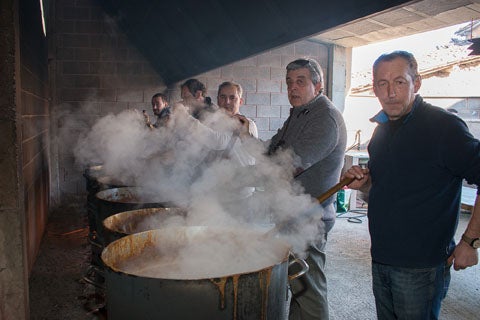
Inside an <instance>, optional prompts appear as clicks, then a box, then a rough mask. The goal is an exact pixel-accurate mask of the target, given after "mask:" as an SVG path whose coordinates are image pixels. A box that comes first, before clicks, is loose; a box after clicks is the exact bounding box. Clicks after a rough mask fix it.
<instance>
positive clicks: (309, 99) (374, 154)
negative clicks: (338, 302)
mask: <svg viewBox="0 0 480 320" xmlns="http://www.w3.org/2000/svg"><path fill="white" fill-rule="evenodd" d="M286 85H287V93H288V100H289V102H290V104H291V106H292V108H291V110H290V116H289V117H288V118H287V120H286V121H285V123H284V124H283V126H282V127H281V128H280V129H279V130H278V132H277V133H276V134H275V135H274V136H273V137H272V138H271V140H269V141H266V142H265V150H266V151H265V152H266V153H267V154H269V155H271V156H272V157H273V156H275V154H276V153H277V152H278V151H279V150H281V149H290V150H293V152H294V153H295V154H296V155H297V156H298V157H299V158H300V162H299V163H296V166H295V170H293V171H292V172H291V175H292V177H295V179H296V180H297V181H298V182H299V183H300V184H301V185H302V186H303V188H304V190H305V193H307V194H310V195H311V196H312V197H315V198H316V197H318V196H319V195H321V194H322V193H324V192H325V191H326V190H327V189H329V188H330V187H331V186H333V185H335V184H336V183H337V182H338V181H339V179H340V178H341V175H342V178H343V177H349V178H352V179H354V180H353V182H352V183H350V184H349V187H350V188H352V189H359V190H362V191H364V192H367V193H368V194H369V196H368V199H369V200H368V201H369V202H368V221H369V231H370V236H371V256H372V279H373V293H374V297H375V303H376V311H377V317H378V319H419V320H420V319H438V317H439V314H440V307H441V302H442V300H443V298H444V297H445V295H446V293H447V290H448V285H449V281H450V268H451V266H452V265H453V266H454V269H455V270H459V269H464V268H467V267H470V266H473V265H476V264H477V263H478V253H477V249H478V248H479V247H480V240H479V237H480V213H479V211H480V205H478V204H477V202H475V206H474V210H473V212H472V214H471V218H470V222H469V224H468V226H467V228H466V230H465V232H464V234H463V236H462V238H461V239H457V240H458V241H457V242H455V239H454V234H455V231H456V227H457V222H458V217H459V211H460V196H461V186H462V181H463V180H464V179H465V180H466V181H467V182H468V183H470V184H476V185H479V183H480V142H479V141H478V140H477V139H475V138H474V137H473V136H472V135H471V133H470V132H469V130H468V128H467V126H466V124H465V123H464V122H463V121H462V120H461V119H460V118H459V117H457V116H456V115H454V114H451V113H449V112H447V111H445V110H443V109H441V108H438V107H434V106H432V105H430V104H428V103H427V102H425V101H424V100H423V99H422V97H421V96H420V95H419V94H418V90H419V89H420V86H421V77H420V74H419V72H418V66H417V62H416V60H415V58H414V56H413V55H412V54H410V53H408V52H405V51H394V52H392V53H389V54H384V55H382V56H380V57H379V58H378V59H377V60H376V61H375V63H374V65H373V89H374V93H375V95H376V97H377V98H378V100H379V102H380V104H381V106H382V110H381V111H380V112H379V113H378V114H377V115H375V116H374V117H373V118H372V119H371V121H374V122H376V123H377V124H378V125H377V128H376V130H375V132H374V134H373V136H372V138H371V140H370V143H369V145H368V152H369V163H368V166H367V167H366V168H362V167H360V166H353V167H352V168H345V169H344V170H343V174H342V169H343V164H344V153H345V149H346V141H347V134H346V128H345V123H344V120H343V117H342V115H341V112H340V111H339V110H338V109H337V108H336V107H335V106H334V105H333V103H332V102H331V101H330V100H329V99H328V98H327V97H326V96H325V95H324V94H323V90H324V80H323V72H322V68H321V66H320V65H319V64H318V62H316V61H315V60H313V59H309V58H306V59H298V60H295V61H292V62H291V63H289V64H288V65H287V67H286ZM181 96H182V100H183V103H184V105H185V106H187V108H188V112H189V113H190V115H192V116H193V117H194V118H197V119H200V120H202V117H203V116H204V115H205V113H209V112H210V113H211V112H217V109H218V108H220V109H221V110H223V111H224V112H225V113H227V114H229V115H230V116H232V117H236V118H235V119H237V120H238V125H239V127H240V128H241V131H242V132H243V134H246V133H248V135H249V136H253V137H255V138H257V137H258V132H257V128H256V126H255V123H254V122H253V121H252V120H251V119H248V118H246V117H243V116H241V115H239V108H240V106H241V104H242V103H243V98H242V88H241V86H240V85H239V84H236V83H234V82H225V83H222V84H221V85H220V86H219V89H218V95H217V104H218V107H217V106H216V105H215V104H213V103H212V102H211V99H210V98H208V97H206V88H205V86H204V85H203V84H202V83H201V82H199V81H198V80H196V79H190V80H188V81H186V82H185V83H184V84H182V86H181ZM152 107H153V111H154V113H155V115H156V116H157V118H158V119H157V122H156V125H161V124H162V121H165V120H162V119H163V118H168V116H169V114H170V112H171V110H170V109H169V108H170V107H169V106H168V102H167V98H166V96H164V95H161V94H160V95H155V96H154V97H153V98H152ZM165 110H170V111H165ZM163 123H164V122H163ZM439 128H441V130H438V129H439ZM232 139H233V135H232ZM319 205H320V206H322V207H323V210H322V211H323V212H324V213H323V217H322V223H321V224H320V225H319V226H318V235H319V236H318V238H317V239H316V240H315V241H312V242H311V243H310V244H309V247H308V251H307V252H308V255H307V258H306V260H307V262H308V264H309V267H310V269H309V271H308V272H307V274H306V275H305V276H303V277H300V278H298V279H296V280H293V281H291V283H290V290H291V304H290V309H289V310H290V313H289V319H302V320H305V319H328V318H329V313H328V300H327V281H326V278H327V277H326V274H325V261H326V257H325V246H326V239H327V234H328V232H329V231H330V230H331V228H332V227H333V225H334V222H335V214H336V204H335V197H331V198H329V199H328V200H326V201H325V202H323V203H321V204H319Z"/></svg>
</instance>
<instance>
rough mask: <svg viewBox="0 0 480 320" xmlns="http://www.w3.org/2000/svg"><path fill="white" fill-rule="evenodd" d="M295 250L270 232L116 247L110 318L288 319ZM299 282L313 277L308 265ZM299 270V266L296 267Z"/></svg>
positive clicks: (110, 260) (141, 237)
mask: <svg viewBox="0 0 480 320" xmlns="http://www.w3.org/2000/svg"><path fill="white" fill-rule="evenodd" d="M288 258H289V246H288V245H287V244H286V243H285V242H283V241H281V240H280V239H276V238H268V237H265V236H264V233H262V232H258V231H253V230H244V229H238V228H237V229H231V228H223V227H168V228H163V229H157V230H152V231H146V232H141V233H136V234H132V235H129V236H126V237H123V238H121V239H119V240H116V241H114V242H112V243H110V244H109V245H108V246H107V247H106V248H105V249H104V251H103V253H102V260H103V262H104V264H105V266H106V286H107V301H108V317H109V319H112V320H121V319H175V320H182V319H189V320H190V319H212V320H214V319H235V320H245V319H259V320H265V319H271V320H278V319H285V316H286V303H287V282H288V265H289V262H288ZM296 262H297V263H300V264H302V266H303V269H302V271H301V272H299V273H297V274H295V275H292V276H291V278H296V277H299V276H301V275H302V274H303V273H305V272H306V271H307V270H308V266H307V265H306V263H305V262H304V261H303V260H298V259H297V260H296ZM293 263H295V262H293Z"/></svg>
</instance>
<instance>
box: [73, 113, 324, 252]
mask: <svg viewBox="0 0 480 320" xmlns="http://www.w3.org/2000/svg"><path fill="white" fill-rule="evenodd" d="M216 116H217V117H220V118H218V119H217V121H216V123H217V126H216V127H215V130H216V131H212V130H211V129H209V128H208V127H205V126H203V125H202V124H200V123H199V122H198V121H197V120H195V119H193V118H192V117H190V116H189V115H188V114H187V113H186V112H185V110H183V108H179V107H177V108H176V109H175V111H174V112H173V113H172V115H171V119H170V120H169V123H168V126H167V127H160V128H157V129H153V130H151V129H149V128H147V127H146V125H145V122H144V118H143V115H142V114H141V113H140V112H137V111H132V110H126V111H123V112H121V113H119V114H116V115H113V114H110V115H107V116H105V117H103V118H101V119H99V120H98V121H97V122H96V123H95V124H94V125H93V126H92V128H91V130H90V131H89V132H88V133H86V134H84V135H81V136H80V137H79V139H78V143H77V144H76V146H75V148H74V154H75V158H76V160H77V162H78V163H79V164H81V165H83V166H85V167H87V166H89V165H91V164H92V163H101V164H102V170H103V171H104V173H105V174H106V175H107V176H110V177H112V178H114V179H115V180H118V181H121V183H123V184H124V185H126V186H137V187H142V188H145V189H146V190H149V193H150V192H151V193H154V194H158V195H161V198H162V199H166V200H167V201H168V202H171V203H174V204H175V205H178V206H180V207H185V208H187V209H188V214H187V216H186V219H185V224H186V225H188V226H199V225H202V226H229V227H232V226H233V227H246V228H250V229H255V228H258V229H259V230H264V231H265V232H267V231H268V230H270V229H271V228H273V226H274V225H275V224H277V225H278V224H279V223H280V222H283V221H288V220H291V219H294V218H295V217H298V216H299V215H301V214H302V213H305V212H309V213H312V215H313V216H314V217H313V219H314V220H315V221H316V222H318V224H316V223H312V221H311V219H305V220H295V219H294V220H293V221H294V222H295V223H293V224H287V226H288V228H284V229H285V230H283V229H282V232H279V233H275V232H274V234H275V236H280V237H283V238H285V239H286V240H287V242H288V243H290V245H291V246H292V250H293V251H294V252H295V253H296V254H301V253H303V252H304V250H305V249H306V247H307V245H308V243H309V241H312V240H314V239H315V238H316V237H317V236H318V235H319V233H321V230H320V232H319V230H318V228H319V227H318V225H321V223H320V218H321V214H322V212H321V209H319V206H318V203H317V202H316V200H315V199H312V198H311V197H310V196H309V195H306V194H304V193H303V192H302V188H301V187H300V186H299V185H298V184H297V183H295V181H294V180H293V179H292V176H291V172H292V171H293V162H294V156H293V154H292V153H291V152H289V151H280V152H279V153H278V154H277V155H275V157H268V156H266V155H265V152H266V149H265V146H264V144H263V143H262V142H260V141H258V140H255V139H253V138H251V139H246V140H243V141H240V139H238V141H237V142H236V143H237V144H239V145H240V144H241V148H243V150H244V151H247V152H248V153H249V154H250V156H252V157H253V158H254V159H255V164H254V165H245V164H240V163H239V162H238V161H237V159H235V158H234V157H231V158H228V157H222V156H220V157H217V158H216V159H214V160H212V161H209V162H205V158H206V157H207V156H208V155H209V154H211V151H212V150H216V151H214V152H216V154H217V155H224V154H223V151H222V149H225V148H226V147H227V146H228V144H229V142H230V138H231V130H230V129H231V128H232V120H231V119H230V118H228V117H226V116H225V117H224V118H223V117H221V116H219V115H216ZM218 124H222V126H218ZM182 221H183V219H182ZM320 228H321V227H320Z"/></svg>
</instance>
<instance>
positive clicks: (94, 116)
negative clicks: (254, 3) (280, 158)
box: [50, 0, 344, 201]
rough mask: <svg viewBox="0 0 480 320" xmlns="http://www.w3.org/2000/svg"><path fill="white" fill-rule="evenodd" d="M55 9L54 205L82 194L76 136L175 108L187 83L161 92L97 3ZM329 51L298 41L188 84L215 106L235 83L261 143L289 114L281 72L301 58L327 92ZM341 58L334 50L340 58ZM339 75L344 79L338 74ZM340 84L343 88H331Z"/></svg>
mask: <svg viewBox="0 0 480 320" xmlns="http://www.w3.org/2000/svg"><path fill="white" fill-rule="evenodd" d="M54 5H55V8H54V17H55V27H54V32H53V33H52V34H51V35H50V36H51V38H52V42H51V46H50V50H51V56H52V58H53V63H52V74H54V75H55V80H54V85H53V96H54V103H53V110H54V114H55V118H54V119H53V122H54V125H53V126H52V133H53V136H54V137H55V139H56V140H55V143H54V147H53V148H52V149H53V150H52V154H53V158H54V160H55V162H56V163H57V165H56V166H55V170H54V171H53V173H52V177H53V180H54V182H55V183H53V186H54V188H53V190H52V194H53V197H54V199H55V200H58V201H60V199H65V197H68V196H75V195H82V194H84V192H85V181H84V178H83V176H82V173H83V170H84V168H81V167H80V166H79V165H77V164H76V163H75V159H74V157H73V152H72V146H74V145H75V143H76V139H77V137H78V135H79V134H80V133H81V132H82V131H85V130H88V128H89V127H91V126H92V125H93V123H94V122H95V121H96V120H98V119H99V118H100V117H102V116H104V115H106V114H108V113H109V112H113V113H118V112H120V111H122V110H124V109H129V108H137V109H146V110H148V111H149V112H151V105H150V98H151V96H152V95H153V94H154V93H156V92H162V91H166V92H167V93H168V94H169V97H170V100H171V102H174V101H178V100H180V88H179V87H180V84H181V83H183V81H184V80H186V79H184V80H183V81H179V82H178V83H176V84H173V85H170V86H169V87H168V88H167V87H166V86H165V85H164V83H163V81H162V79H161V78H160V77H159V75H158V74H156V73H155V71H154V70H153V69H152V67H151V65H150V64H149V62H148V61H146V60H145V59H144V58H143V56H142V55H141V54H140V53H139V52H138V50H137V49H136V48H135V47H134V46H133V45H132V44H131V43H130V42H129V40H128V39H127V38H126V36H125V35H123V34H122V31H121V30H120V29H119V28H118V27H117V25H116V23H115V21H114V20H112V19H111V18H110V17H109V16H107V15H106V14H105V13H104V12H103V11H102V8H101V7H100V6H99V5H98V2H97V1H94V0H83V1H75V2H72V1H68V0H58V1H55V2H54ZM331 48H332V47H331V46H330V45H327V44H323V43H318V42H314V41H309V40H303V41H299V42H296V43H292V44H289V45H286V46H283V47H281V48H276V49H274V50H270V51H268V52H264V53H262V54H259V55H256V56H253V57H249V58H246V59H244V60H241V61H238V62H235V63H232V64H229V65H226V66H223V67H220V68H217V69H214V70H211V71H209V72H206V73H203V74H200V75H196V76H192V78H193V77H195V78H198V79H199V80H200V81H202V82H204V83H205V85H206V86H207V88H208V95H209V96H210V97H212V99H213V101H214V102H216V100H217V99H216V96H217V89H218V85H219V84H221V83H222V82H223V81H227V80H229V81H232V80H233V81H236V82H238V83H240V84H241V85H242V86H243V89H244V99H245V105H244V106H242V107H241V112H242V113H243V114H244V115H246V116H247V117H250V118H252V119H253V120H255V122H256V124H257V127H258V130H259V136H260V138H261V139H263V140H267V139H269V138H270V137H271V136H273V134H275V132H276V131H277V129H278V128H279V127H280V126H281V125H282V124H283V122H284V121H285V119H286V118H287V117H288V114H289V109H290V105H289V102H288V99H287V95H286V85H285V66H286V65H287V64H288V63H289V62H290V61H292V60H294V59H297V58H299V57H312V58H315V59H317V60H318V61H319V62H320V64H321V65H322V67H323V71H324V74H325V84H326V86H327V90H326V92H331V90H330V87H332V84H331V79H332V78H335V76H332V72H330V71H329V68H330V67H331V65H332V62H333V61H335V57H333V56H332V53H333V52H334V51H333V50H332V49H331ZM341 51H342V48H340V47H338V52H340V53H341ZM339 57H342V55H341V54H339ZM341 74H342V77H344V71H341ZM343 83H344V80H341V83H339V84H338V86H336V87H338V88H340V87H341V86H342V84H343ZM338 91H341V90H340V89H339V90H338ZM335 94H337V92H335ZM338 101H339V105H338V107H339V109H341V110H343V102H342V101H341V99H338Z"/></svg>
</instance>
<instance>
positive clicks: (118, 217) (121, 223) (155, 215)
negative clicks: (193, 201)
mask: <svg viewBox="0 0 480 320" xmlns="http://www.w3.org/2000/svg"><path fill="white" fill-rule="evenodd" d="M186 214H187V211H186V210H185V209H180V208H145V209H138V210H131V211H125V212H120V213H117V214H114V215H111V216H110V217H108V218H106V219H105V220H103V230H104V238H105V239H104V242H105V244H109V243H110V242H112V241H114V240H117V239H120V238H122V237H124V236H127V235H130V234H134V233H139V232H143V231H148V230H154V229H159V228H161V227H165V225H166V224H168V225H171V224H176V225H184V218H185V216H186Z"/></svg>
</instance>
